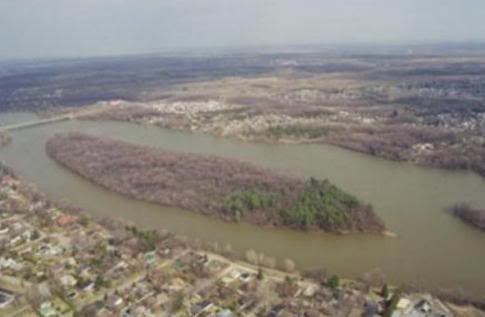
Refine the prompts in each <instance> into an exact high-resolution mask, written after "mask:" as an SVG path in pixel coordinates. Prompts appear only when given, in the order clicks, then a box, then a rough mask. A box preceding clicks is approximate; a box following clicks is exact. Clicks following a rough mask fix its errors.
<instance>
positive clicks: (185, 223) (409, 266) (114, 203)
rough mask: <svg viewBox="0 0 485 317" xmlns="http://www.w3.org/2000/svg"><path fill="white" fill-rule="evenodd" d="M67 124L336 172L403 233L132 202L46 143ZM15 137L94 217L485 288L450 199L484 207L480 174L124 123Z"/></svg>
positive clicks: (406, 279) (289, 169) (334, 266)
mask: <svg viewBox="0 0 485 317" xmlns="http://www.w3.org/2000/svg"><path fill="white" fill-rule="evenodd" d="M10 119H11V118H9V121H11V120H10ZM0 122H1V121H0ZM67 131H81V132H84V133H89V134H92V135H98V136H105V137H111V138H116V139H122V140H126V141H129V142H135V143H138V144H144V145H150V146H153V147H158V148H161V149H167V150H175V151H184V152H193V153H203V154H213V155H220V156H225V157H232V158H238V159H241V160H244V161H249V162H252V163H255V164H257V165H260V166H264V167H268V168H272V169H274V170H276V171H279V172H281V173H287V174H291V175H296V176H304V177H309V176H314V177H318V178H328V179H330V180H331V181H332V182H334V183H336V184H337V185H339V186H341V187H342V188H344V189H346V190H348V191H350V192H352V193H353V194H355V195H357V196H358V197H360V198H361V199H363V200H365V201H366V202H369V203H371V204H372V205H374V207H375V210H376V212H377V214H379V215H380V216H381V217H382V218H383V219H384V221H385V222H386V225H387V227H388V229H389V230H390V231H392V232H394V233H396V234H397V235H398V237H397V238H389V237H384V236H381V235H372V234H351V235H335V234H324V233H305V232H297V231H291V230H286V229H274V228H261V227H257V226H253V225H248V224H231V223H225V222H222V221H219V220H215V219H211V218H207V217H204V216H201V215H198V214H196V213H193V212H189V211H184V210H180V209H176V208H170V207H161V206H156V205H153V204H149V203H146V202H142V201H136V200H133V199H129V198H126V197H123V196H121V195H118V194H116V193H112V192H110V191H107V190H105V189H103V188H100V187H99V186H97V185H95V184H92V183H90V182H89V181H87V180H85V179H83V178H81V177H79V176H77V175H75V174H74V173H72V172H70V171H69V170H67V169H65V168H63V167H61V166H60V165H58V164H57V163H56V162H55V161H53V160H52V159H50V158H49V157H48V156H47V155H46V152H45V149H44V146H45V142H46V140H47V139H48V138H49V137H50V136H52V135H54V134H55V133H62V132H67ZM12 136H13V138H14V140H13V143H12V144H11V145H9V146H8V147H5V148H2V149H0V159H1V160H3V161H5V162H6V163H7V164H8V165H10V166H11V167H13V168H14V169H15V170H16V171H17V172H18V173H19V174H20V175H21V176H23V177H24V178H25V179H26V180H28V181H31V182H32V183H34V184H36V185H37V186H38V188H39V189H40V190H42V191H44V192H45V193H47V194H48V195H49V196H50V197H51V198H52V199H55V200H67V201H69V202H71V203H73V204H75V205H78V206H80V207H82V208H84V209H85V210H86V211H87V212H89V213H90V214H92V215H94V216H95V217H104V216H115V217H122V218H125V219H128V220H131V221H134V222H135V223H137V224H139V225H143V226H145V227H148V228H164V229H168V230H170V231H172V232H174V233H178V234H182V235H186V236H189V237H194V238H200V239H202V240H205V241H217V242H219V243H230V244H231V245H232V247H233V249H234V250H235V251H239V252H243V251H245V250H247V249H255V250H257V251H259V252H263V253H265V254H268V255H272V256H274V257H276V258H277V259H278V260H279V261H281V260H282V259H284V258H287V257H288V258H292V259H294V260H295V262H296V263H297V265H298V267H299V268H301V269H310V268H325V269H327V270H328V271H329V272H331V273H337V274H340V275H342V276H345V277H356V276H358V275H360V274H362V273H363V272H366V271H369V270H372V269H374V268H381V269H382V270H384V271H385V273H386V274H387V277H388V278H389V280H390V281H391V282H392V283H395V284H399V283H414V282H419V283H420V284H424V285H426V286H427V287H436V288H459V287H462V288H464V289H466V290H468V291H470V292H472V293H473V294H474V295H476V296H477V297H483V296H484V295H485V233H484V232H481V231H479V230H476V229H473V228H471V227H468V226H467V225H465V224H463V223H462V222H460V221H459V220H458V219H455V218H453V217H452V216H450V215H449V214H448V213H446V212H444V208H445V207H447V206H448V205H450V204H452V203H456V202H462V201H467V202H471V203H476V204H481V205H482V206H485V179H483V178H481V177H479V176H478V175H476V174H474V173H468V172H452V171H445V170H439V169H432V168H424V167H417V166H413V165H410V164H406V163H398V162H391V161H387V160H383V159H378V158H375V157H371V156H367V155H363V154H359V153H355V152H351V151H347V150H343V149H340V148H337V147H333V146H326V145H308V144H305V145H295V144H286V145H268V144H252V143H243V142H239V141H235V140H228V139H221V138H216V137H212V136H208V135H200V134H191V133H188V132H176V131H169V130H164V129H159V128H156V127H148V126H140V125H135V124H129V123H120V122H89V121H65V122H59V123H55V124H51V125H45V126H38V127H35V128H29V129H24V130H19V131H15V132H12Z"/></svg>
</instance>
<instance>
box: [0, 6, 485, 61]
mask: <svg viewBox="0 0 485 317" xmlns="http://www.w3.org/2000/svg"><path fill="white" fill-rule="evenodd" d="M444 41H485V1H484V0H0V58H15V57H19V58H20V57H50V56H86V55H105V54H127V53H139V52H140V53H146V52H159V51H166V50H174V49H175V50H176V49H187V48H199V47H216V46H217V47H220V46H250V45H251V46H252V45H261V44H267V45H273V44H336V43H374V42H379V43H398V42H444Z"/></svg>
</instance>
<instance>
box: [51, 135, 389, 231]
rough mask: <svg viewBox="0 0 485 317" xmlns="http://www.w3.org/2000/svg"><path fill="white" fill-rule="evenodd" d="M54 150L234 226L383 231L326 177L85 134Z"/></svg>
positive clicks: (97, 173) (99, 179)
mask: <svg viewBox="0 0 485 317" xmlns="http://www.w3.org/2000/svg"><path fill="white" fill-rule="evenodd" d="M46 149H47V153H48V154H49V155H50V156H51V157H53V158H54V159H56V160H57V161H58V162H60V163H61V164H63V165H65V166H67V167H68V168H70V169H72V170H74V171H75V172H77V173H78V174H80V175H82V176H84V177H86V178H88V179H90V180H92V181H94V182H96V183H98V184H100V185H102V186H104V187H106V188H108V189H111V190H114V191H117V192H119V193H122V194H125V195H128V196H131V197H134V198H137V199H142V200H146V201H151V202H155V203H159V204H162V205H169V206H176V207H181V208H184V209H188V210H192V211H196V212H200V213H203V214H206V215H210V216H214V217H219V218H222V219H225V220H228V221H247V222H251V223H255V224H261V225H274V226H289V227H293V228H298V229H320V230H325V231H333V232H336V231H365V232H382V231H384V229H385V227H384V224H383V222H382V221H381V220H380V219H379V218H378V217H377V216H376V215H375V213H374V212H373V210H372V207H370V206H368V205H365V204H363V203H362V202H360V201H359V200H358V199H357V198H355V197H354V196H352V195H350V194H348V193H346V192H344V191H342V190H341V189H339V188H337V187H336V186H335V185H333V184H331V183H330V182H329V181H327V180H316V179H310V180H307V181H304V180H302V179H298V178H290V177H286V176H282V175H278V174H275V173H273V172H271V171H268V170H266V169H262V168H258V167H255V166H253V165H251V164H247V163H243V162H240V161H237V160H232V159H226V158H220V157H212V156H203V155H196V154H186V153H174V152H168V151H161V150H157V149H153V148H149V147H143V146H138V145H134V144H129V143H126V142H122V141H115V140H110V139H102V138H97V137H92V136H88V135H84V134H79V133H71V134H66V135H57V136H55V137H53V138H52V139H50V140H49V141H48V142H47V145H46Z"/></svg>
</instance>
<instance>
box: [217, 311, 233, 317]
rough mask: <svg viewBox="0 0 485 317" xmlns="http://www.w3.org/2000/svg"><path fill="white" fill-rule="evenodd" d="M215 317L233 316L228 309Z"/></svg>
mask: <svg viewBox="0 0 485 317" xmlns="http://www.w3.org/2000/svg"><path fill="white" fill-rule="evenodd" d="M216 316H217V317H233V316H234V314H233V313H232V311H231V310H230V309H224V310H221V311H220V312H218V313H217V315H216Z"/></svg>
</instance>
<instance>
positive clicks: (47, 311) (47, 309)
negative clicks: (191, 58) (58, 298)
mask: <svg viewBox="0 0 485 317" xmlns="http://www.w3.org/2000/svg"><path fill="white" fill-rule="evenodd" d="M39 313H40V315H41V316H43V317H51V316H52V317H53V316H57V311H56V310H55V308H54V307H52V303H51V302H43V303H42V304H41V305H40V309H39Z"/></svg>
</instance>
